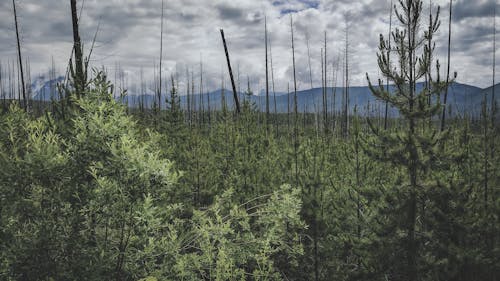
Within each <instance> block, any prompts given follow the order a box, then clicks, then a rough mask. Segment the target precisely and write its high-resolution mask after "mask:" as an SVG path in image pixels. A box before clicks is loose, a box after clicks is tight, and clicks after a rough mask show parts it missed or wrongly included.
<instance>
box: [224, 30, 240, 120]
mask: <svg viewBox="0 0 500 281" xmlns="http://www.w3.org/2000/svg"><path fill="white" fill-rule="evenodd" d="M220 35H221V36H222V43H223V44H224V51H225V53H226V60H227V68H228V69H229V77H230V78H231V86H232V87H233V97H234V105H235V106H236V113H237V114H239V113H240V102H239V101H238V93H237V92H236V85H235V84H234V77H233V70H232V69H231V60H230V59H229V51H228V50H227V44H226V38H225V37H224V30H223V29H221V30H220Z"/></svg>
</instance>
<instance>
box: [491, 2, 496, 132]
mask: <svg viewBox="0 0 500 281" xmlns="http://www.w3.org/2000/svg"><path fill="white" fill-rule="evenodd" d="M496 18H497V6H496V5H495V7H494V8H493V87H492V89H491V125H494V124H495V119H496V108H495V102H496V100H495V74H496V50H497V42H496V33H497V28H496V27H497V25H496Z"/></svg>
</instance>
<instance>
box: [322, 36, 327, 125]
mask: <svg viewBox="0 0 500 281" xmlns="http://www.w3.org/2000/svg"><path fill="white" fill-rule="evenodd" d="M326 50H327V49H326V31H325V53H324V55H325V56H324V60H325V61H324V66H325V69H324V72H323V75H324V79H323V81H324V86H323V88H324V91H323V122H324V124H323V126H324V130H325V134H326V133H327V132H328V98H327V95H326V92H327V89H328V78H327V77H328V76H327V73H328V64H327V59H326V56H327V52H326Z"/></svg>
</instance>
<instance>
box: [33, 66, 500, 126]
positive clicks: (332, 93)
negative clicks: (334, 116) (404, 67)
mask: <svg viewBox="0 0 500 281" xmlns="http://www.w3.org/2000/svg"><path fill="white" fill-rule="evenodd" d="M63 80H64V77H58V78H56V79H53V80H50V79H46V77H45V76H40V77H39V78H37V79H35V81H34V82H33V83H32V93H34V94H33V97H34V99H35V100H41V101H50V100H51V96H53V98H54V99H55V100H57V99H58V94H55V95H54V93H55V92H54V91H55V90H54V89H55V88H54V87H55V86H54V85H56V84H57V83H60V82H62V81H63ZM423 87H424V84H423V83H418V84H417V91H419V90H421V89H423ZM495 87H496V89H500V84H497V85H496V86H495ZM134 88H135V89H138V87H131V89H134ZM389 89H390V91H392V90H393V89H394V87H393V86H390V87H389ZM492 89H493V87H488V88H485V89H482V88H479V87H475V86H471V85H467V84H461V83H453V84H451V85H450V86H449V88H448V108H449V110H450V111H451V113H452V114H453V115H457V114H458V115H463V114H464V113H467V114H468V115H471V116H478V114H479V113H480V111H481V103H482V101H483V99H484V95H485V94H486V95H487V96H488V103H490V102H491V100H490V99H491V93H492ZM344 91H345V89H344V88H341V87H336V88H331V87H329V88H327V104H328V111H332V109H333V108H335V110H336V111H341V110H342V104H343V96H344V94H343V93H344ZM495 92H497V90H495ZM223 95H224V98H225V101H226V103H227V105H228V107H229V108H233V104H234V101H233V92H232V91H230V90H227V89H225V90H222V89H218V90H215V91H212V92H208V93H206V94H202V95H200V94H197V95H193V96H191V99H192V101H193V98H194V106H195V107H196V108H200V105H202V104H203V106H204V108H205V109H208V106H209V103H210V109H211V110H219V109H221V105H222V96H223ZM269 95H270V97H269V103H270V110H271V112H274V110H275V107H274V99H276V111H277V112H278V113H285V112H287V111H288V108H289V106H290V110H293V98H294V94H293V93H290V94H288V93H282V92H279V93H278V92H277V93H276V94H275V96H276V97H275V98H274V95H273V93H272V92H270V94H269ZM163 96H164V97H163V98H162V107H163V108H165V106H166V102H165V94H163ZM169 96H170V94H167V95H166V97H169ZM238 96H239V100H240V102H241V100H242V99H247V100H249V101H250V102H251V103H254V104H255V106H256V107H257V109H259V110H262V111H265V109H266V98H265V94H264V91H262V90H261V92H260V94H259V95H244V94H239V95H238ZM334 97H335V99H334ZM495 97H496V101H497V102H498V101H499V100H500V93H499V94H496V96H495ZM441 98H443V95H441ZM117 99H120V98H117ZM121 101H122V102H123V103H126V104H127V105H128V106H130V107H138V106H139V104H140V103H141V102H142V103H143V104H144V106H146V107H151V106H152V105H153V104H154V102H155V101H156V96H155V94H154V91H153V90H150V89H147V90H146V94H144V95H140V94H137V93H134V92H132V91H130V89H129V90H128V94H127V96H125V97H124V98H122V99H121ZM322 101H323V95H322V88H313V89H308V90H301V91H298V92H297V105H298V110H299V112H319V111H321V110H322V103H323V102H322ZM180 102H181V106H182V107H184V108H186V106H187V96H186V95H181V96H180ZM355 107H356V108H357V111H358V112H360V113H365V114H366V113H368V112H369V113H370V114H378V113H380V112H381V111H383V110H384V109H383V108H384V104H383V102H381V101H378V100H377V99H376V98H375V97H374V96H373V95H372V94H371V91H370V89H369V87H368V86H361V87H349V110H350V112H352V111H353V110H354V108H355ZM395 114H397V111H396V110H395V109H391V110H390V115H391V116H393V115H395Z"/></svg>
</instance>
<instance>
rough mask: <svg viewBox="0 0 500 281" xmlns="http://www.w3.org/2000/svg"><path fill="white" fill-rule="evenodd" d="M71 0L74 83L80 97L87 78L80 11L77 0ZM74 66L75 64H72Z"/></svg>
mask: <svg viewBox="0 0 500 281" xmlns="http://www.w3.org/2000/svg"><path fill="white" fill-rule="evenodd" d="M70 1H71V19H72V21H73V51H74V54H75V66H74V68H75V69H74V71H75V75H74V77H73V78H74V80H75V81H74V83H75V85H74V86H75V91H76V95H77V97H80V96H81V95H82V93H83V90H84V89H85V78H84V77H83V51H82V41H81V39H80V33H79V31H78V13H77V9H76V0H70ZM71 67H73V66H71Z"/></svg>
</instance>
